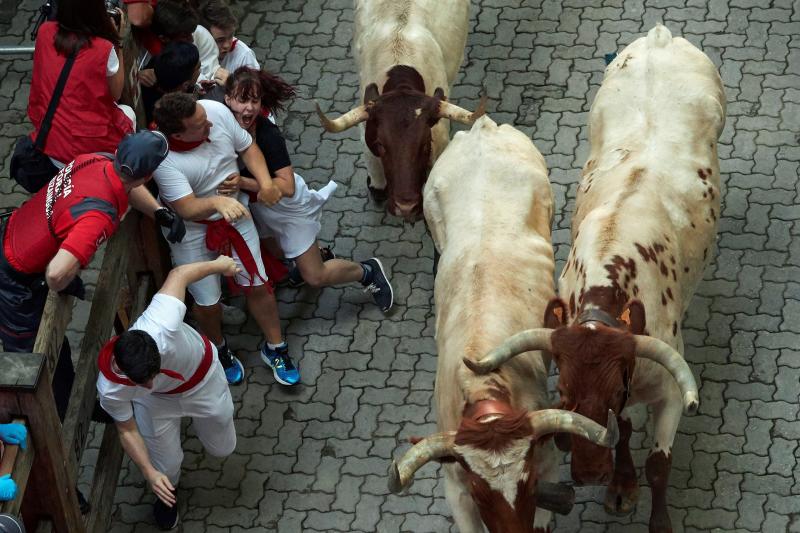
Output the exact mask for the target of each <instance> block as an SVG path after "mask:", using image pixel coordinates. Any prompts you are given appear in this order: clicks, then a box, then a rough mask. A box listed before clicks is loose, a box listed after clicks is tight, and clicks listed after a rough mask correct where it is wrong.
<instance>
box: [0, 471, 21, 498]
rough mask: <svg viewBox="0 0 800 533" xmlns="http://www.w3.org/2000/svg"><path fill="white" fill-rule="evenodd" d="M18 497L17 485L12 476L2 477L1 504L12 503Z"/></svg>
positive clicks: (0, 484) (0, 479)
mask: <svg viewBox="0 0 800 533" xmlns="http://www.w3.org/2000/svg"><path fill="white" fill-rule="evenodd" d="M16 497H17V483H16V482H15V481H14V480H13V479H11V474H6V475H5V476H0V502H10V501H11V500H13V499H14V498H16Z"/></svg>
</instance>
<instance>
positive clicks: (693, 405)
mask: <svg viewBox="0 0 800 533" xmlns="http://www.w3.org/2000/svg"><path fill="white" fill-rule="evenodd" d="M699 407H700V399H699V398H698V397H697V393H696V392H695V391H690V392H687V393H686V395H685V396H684V397H683V412H684V413H685V414H687V415H689V416H692V415H694V414H696V413H697V409H698V408H699Z"/></svg>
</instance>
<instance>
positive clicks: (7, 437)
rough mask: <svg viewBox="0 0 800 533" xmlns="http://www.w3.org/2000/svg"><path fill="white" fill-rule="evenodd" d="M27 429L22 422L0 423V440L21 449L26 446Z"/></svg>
mask: <svg viewBox="0 0 800 533" xmlns="http://www.w3.org/2000/svg"><path fill="white" fill-rule="evenodd" d="M27 437H28V430H27V429H26V428H25V426H23V425H22V424H0V440H1V441H3V442H5V443H6V444H11V445H12V446H19V447H20V448H22V449H23V450H24V449H25V446H26V440H27Z"/></svg>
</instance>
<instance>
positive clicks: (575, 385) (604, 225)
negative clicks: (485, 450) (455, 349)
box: [478, 25, 725, 533]
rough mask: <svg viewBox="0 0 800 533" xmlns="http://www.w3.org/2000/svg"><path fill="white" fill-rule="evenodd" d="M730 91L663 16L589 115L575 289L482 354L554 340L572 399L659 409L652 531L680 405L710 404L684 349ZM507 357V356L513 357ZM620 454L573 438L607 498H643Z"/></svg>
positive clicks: (572, 268)
mask: <svg viewBox="0 0 800 533" xmlns="http://www.w3.org/2000/svg"><path fill="white" fill-rule="evenodd" d="M724 121H725V95H724V91H723V88H722V83H721V81H720V77H719V75H718V73H717V70H716V68H715V67H714V65H713V64H712V63H711V61H710V60H709V59H708V57H706V56H705V54H703V53H702V52H701V51H700V50H698V49H697V48H695V47H694V46H692V45H691V44H690V43H689V42H688V41H686V40H684V39H682V38H673V37H672V35H671V33H670V32H669V30H667V29H666V28H665V27H664V26H661V25H658V26H656V27H655V28H653V29H652V30H650V32H649V33H648V34H647V37H644V38H641V39H638V40H636V41H635V42H633V43H632V44H631V45H630V46H628V47H627V48H625V50H624V51H623V52H622V53H621V54H619V56H618V57H617V58H616V59H615V60H614V61H613V62H612V63H611V64H610V65H609V66H608V68H607V69H606V73H605V78H604V80H603V84H602V86H601V87H600V90H599V92H598V93H597V97H596V98H595V101H594V104H593V105H592V109H591V113H590V116H589V139H590V142H591V151H590V154H589V160H588V161H587V163H586V164H585V166H584V168H583V178H582V180H581V183H580V185H579V188H578V195H577V200H576V205H575V214H574V217H573V220H572V241H573V244H572V249H571V250H570V253H569V256H568V257H567V263H566V266H565V268H564V270H563V272H562V274H561V276H560V279H559V292H560V294H561V296H562V297H563V298H564V299H565V300H566V301H562V300H553V301H551V303H550V304H549V306H548V308H547V310H546V317H554V316H556V315H558V316H561V317H564V324H563V325H562V326H561V327H558V328H557V329H555V330H549V329H541V330H533V331H528V332H525V333H523V334H520V335H519V336H517V337H516V338H514V337H512V338H511V339H509V341H508V342H507V343H506V344H505V345H501V346H500V347H499V348H498V349H496V350H495V351H493V352H492V353H490V354H489V355H488V356H487V357H486V358H485V359H483V360H481V361H480V363H479V364H478V367H479V368H480V370H481V371H488V370H490V369H491V368H494V367H496V366H497V365H499V364H501V363H503V361H506V360H507V359H508V358H509V357H513V355H514V353H515V352H517V351H519V350H521V349H534V348H539V349H547V350H549V351H551V352H552V354H553V356H554V358H555V362H556V364H557V365H558V368H559V371H560V378H559V383H558V388H559V391H560V393H561V404H562V407H563V408H565V409H569V410H572V411H575V412H578V413H581V414H584V415H586V416H588V417H590V418H592V419H593V420H601V419H602V418H603V416H604V414H605V413H606V411H607V410H608V409H614V410H616V412H620V410H621V409H622V408H624V407H627V406H630V405H633V404H637V403H645V404H648V405H650V406H652V412H653V416H654V438H653V448H652V450H651V452H650V455H649V456H648V458H647V461H646V464H645V473H646V476H647V480H648V482H649V484H650V487H651V492H652V510H651V515H650V531H651V532H659V533H663V532H670V531H672V526H671V522H670V518H669V515H668V514H667V499H666V492H667V487H668V482H669V471H670V465H671V449H672V444H673V441H674V439H675V433H676V431H677V428H678V423H679V422H680V418H681V413H682V411H683V412H686V413H689V414H691V413H693V412H694V411H696V409H697V407H698V392H697V385H696V383H695V380H694V377H693V375H692V372H691V370H690V369H689V366H688V365H687V363H686V362H685V360H684V358H683V339H682V337H681V318H682V316H683V314H684V312H685V311H686V310H687V308H688V307H689V302H690V300H691V298H692V294H693V293H694V290H695V288H696V286H697V284H698V282H699V281H700V279H702V276H703V270H704V269H705V267H706V265H707V263H708V261H709V258H710V255H711V248H712V246H713V244H714V241H715V239H716V229H717V218H718V216H719V206H720V192H719V184H720V177H719V162H718V159H717V139H718V137H719V135H720V132H721V131H722V128H723V126H724ZM506 364H507V363H506ZM619 425H620V428H621V433H622V434H621V438H620V441H619V444H618V445H617V448H616V457H615V459H614V461H613V464H612V457H611V452H610V451H609V450H606V449H603V448H600V447H597V446H595V445H593V444H591V443H588V442H586V441H585V440H582V439H576V438H572V439H571V440H572V477H573V479H574V480H575V481H576V482H578V483H586V484H608V488H607V492H606V501H605V504H606V509H607V511H608V512H610V513H613V514H627V513H630V512H632V511H633V509H634V506H635V502H636V500H637V496H638V483H637V478H636V471H635V468H634V465H633V461H632V458H631V453H630V449H629V443H628V440H629V438H630V434H631V424H630V420H629V418H628V416H627V415H626V413H624V412H623V413H622V416H621V418H620V420H619Z"/></svg>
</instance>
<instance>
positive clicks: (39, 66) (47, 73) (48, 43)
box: [28, 22, 133, 163]
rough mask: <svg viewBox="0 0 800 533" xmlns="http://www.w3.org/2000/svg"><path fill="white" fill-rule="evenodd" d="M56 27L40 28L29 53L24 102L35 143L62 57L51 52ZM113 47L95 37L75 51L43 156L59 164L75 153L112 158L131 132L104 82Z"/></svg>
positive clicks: (43, 26) (128, 124) (56, 24)
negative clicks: (29, 72)
mask: <svg viewBox="0 0 800 533" xmlns="http://www.w3.org/2000/svg"><path fill="white" fill-rule="evenodd" d="M57 31H58V23H57V22H46V23H44V24H42V27H41V28H39V34H38V35H37V37H36V48H35V51H34V53H33V79H32V81H31V93H30V98H29V100H28V117H29V118H30V119H31V122H32V123H33V126H34V128H35V129H34V131H33V133H32V134H31V139H32V140H34V141H35V140H36V136H37V135H38V133H39V127H40V125H41V123H42V120H43V119H44V115H45V113H46V112H47V106H48V105H49V104H50V98H51V97H52V95H53V90H54V89H55V86H56V82H57V81H58V77H59V75H60V74H61V69H62V68H63V66H64V62H65V61H66V57H65V56H62V55H59V54H58V52H57V51H56V48H55V36H56V32H57ZM112 46H113V45H112V44H111V43H110V42H109V41H107V40H105V39H102V38H100V37H94V38H92V39H91V41H90V45H89V46H87V47H84V48H82V49H81V50H80V51H79V52H78V56H77V58H76V59H75V64H74V65H73V66H72V70H71V71H70V74H69V78H67V84H66V86H65V87H64V92H63V94H62V95H61V100H60V101H59V103H58V108H56V114H55V116H54V117H53V125H52V127H51V128H50V134H49V135H48V137H47V143H46V144H45V147H44V153H45V154H47V155H49V156H50V157H52V158H53V159H57V160H58V161H61V162H63V163H68V162H70V161H72V160H73V159H75V157H77V156H78V155H79V154H87V153H91V152H110V153H114V151H116V149H117V145H118V144H119V141H120V139H122V137H123V136H124V135H125V134H126V133H132V132H133V125H132V124H131V121H130V119H129V118H128V117H127V116H125V113H123V112H122V110H121V109H120V108H119V107H117V106H116V104H115V103H114V97H113V96H112V95H111V89H109V87H108V80H107V78H106V65H107V64H108V56H109V54H110V53H111V49H112Z"/></svg>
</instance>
